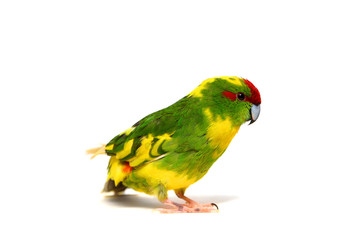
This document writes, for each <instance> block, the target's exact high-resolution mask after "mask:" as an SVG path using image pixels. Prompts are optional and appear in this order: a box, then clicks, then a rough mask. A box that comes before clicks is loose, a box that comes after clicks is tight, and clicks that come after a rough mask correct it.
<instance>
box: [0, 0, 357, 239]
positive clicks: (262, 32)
mask: <svg viewBox="0 0 363 240" xmlns="http://www.w3.org/2000/svg"><path fill="white" fill-rule="evenodd" d="M130 2H132V3H130ZM360 2H361V1H349V0H348V1H347V0H345V1H318V0H315V1H309V0H305V1H226V0H224V1H178V2H177V1H157V0H153V1H76V0H72V1H1V3H0V34H1V37H0V80H1V85H0V105H1V113H2V114H1V115H2V117H1V126H0V127H1V129H0V130H1V132H0V139H1V143H0V146H1V163H0V164H1V166H0V184H1V189H0V190H1V199H0V208H1V209H0V210H1V212H0V218H1V221H2V223H1V231H0V238H1V239H106V238H115V239H131V238H132V239H145V238H148V239H211V237H215V238H218V239H221V238H225V239H350V240H351V239H362V238H363V193H362V190H363V189H362V187H363V186H362V185H363V174H362V172H363V163H362V161H363V154H362V140H363V139H362V134H363V131H362V120H363V114H362V98H361V94H362V89H363V88H362V84H361V83H362V80H363V73H362V67H363V57H362V56H363V47H362V45H363V44H362V43H363V33H362V23H363V17H362V6H361V4H360ZM224 75H231V76H241V77H245V78H248V79H249V80H250V81H252V82H253V83H254V84H255V85H256V86H257V87H258V88H259V90H260V92H261V96H262V105H261V115H260V118H259V119H258V121H257V122H256V123H254V124H253V125H251V126H247V125H244V126H242V128H241V129H240V131H239V133H238V134H237V136H236V137H235V139H234V140H233V141H232V143H231V145H230V147H229V149H228V150H227V152H226V153H225V154H224V155H223V156H222V157H221V158H220V159H219V160H218V161H217V162H216V163H215V165H214V166H213V167H212V168H211V170H210V171H209V173H208V174H207V175H206V176H205V177H204V178H203V179H202V180H201V181H199V182H197V183H196V184H194V185H192V186H191V187H190V188H189V189H188V191H187V194H188V196H190V197H192V198H194V199H195V200H198V201H200V202H202V203H208V202H215V203H217V204H218V205H219V207H220V213H219V214H176V215H175V214H174V215H161V214H158V213H155V212H153V209H154V208H157V207H160V206H162V205H161V204H160V203H158V201H157V200H156V199H155V198H153V197H149V196H146V195H144V194H141V193H136V192H133V191H127V193H126V194H127V195H126V196H125V197H123V198H119V199H113V198H104V197H103V196H102V195H101V194H100V190H101V188H102V187H103V184H104V181H105V179H106V167H107V157H105V156H103V157H99V158H96V159H94V160H89V158H88V156H86V155H85V154H84V153H85V150H86V149H88V148H91V147H95V146H98V144H100V143H107V142H108V141H109V140H110V139H111V138H112V137H114V136H115V135H116V134H118V133H120V132H122V131H124V130H125V129H127V128H128V127H130V126H131V125H132V124H134V123H135V122H136V121H138V120H139V119H140V118H142V117H144V116H145V115H147V114H149V113H151V112H153V111H156V110H159V109H161V108H164V107H166V106H168V105H170V104H172V103H174V102H175V101H177V100H178V99H180V98H182V97H184V96H185V95H186V94H188V93H189V92H190V91H192V90H193V89H194V88H195V87H196V86H198V85H199V84H200V83H201V81H203V80H204V79H207V78H210V77H215V76H224ZM170 196H171V197H172V199H173V200H176V198H175V197H174V194H173V193H172V192H170Z"/></svg>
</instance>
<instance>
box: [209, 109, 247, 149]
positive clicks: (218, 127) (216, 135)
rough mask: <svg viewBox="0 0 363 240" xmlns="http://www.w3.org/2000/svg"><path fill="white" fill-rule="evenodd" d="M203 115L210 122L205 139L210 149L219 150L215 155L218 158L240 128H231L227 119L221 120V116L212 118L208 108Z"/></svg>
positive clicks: (231, 125)
mask: <svg viewBox="0 0 363 240" xmlns="http://www.w3.org/2000/svg"><path fill="white" fill-rule="evenodd" d="M204 113H205V115H206V116H207V117H208V119H209V121H210V125H209V127H208V130H207V138H208V139H209V140H210V143H211V146H212V147H214V148H217V149H218V150H220V151H219V153H218V152H217V153H216V155H215V156H219V155H220V154H222V153H223V152H224V151H225V150H226V149H227V147H228V145H229V144H230V142H231V141H232V139H233V137H234V136H235V135H236V133H237V132H238V130H239V128H240V127H239V126H233V124H232V122H231V120H230V118H229V117H227V118H226V119H222V118H221V116H217V117H216V118H213V115H212V113H211V111H210V109H209V108H208V109H206V110H205V111H204Z"/></svg>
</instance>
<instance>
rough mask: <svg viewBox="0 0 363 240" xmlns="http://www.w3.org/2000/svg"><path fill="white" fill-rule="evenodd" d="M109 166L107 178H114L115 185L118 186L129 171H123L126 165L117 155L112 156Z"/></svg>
mask: <svg viewBox="0 0 363 240" xmlns="http://www.w3.org/2000/svg"><path fill="white" fill-rule="evenodd" d="M109 166H110V167H109V170H108V175H107V179H112V180H114V181H115V185H116V186H117V185H118V184H119V183H120V182H122V181H123V180H124V179H125V177H126V176H127V175H128V173H127V172H124V171H123V169H124V167H125V165H124V164H123V163H122V162H120V161H119V160H118V159H117V158H116V157H111V159H110V163H109Z"/></svg>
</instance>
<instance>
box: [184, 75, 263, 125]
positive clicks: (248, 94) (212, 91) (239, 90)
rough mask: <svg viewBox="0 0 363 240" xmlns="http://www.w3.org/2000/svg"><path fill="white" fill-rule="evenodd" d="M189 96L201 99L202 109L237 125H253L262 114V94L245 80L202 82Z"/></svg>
mask: <svg viewBox="0 0 363 240" xmlns="http://www.w3.org/2000/svg"><path fill="white" fill-rule="evenodd" d="M189 96H190V97H195V98H199V99H200V104H201V106H202V107H205V108H208V109H209V110H210V111H211V113H213V114H216V115H219V116H221V117H222V118H227V117H228V118H230V119H231V120H232V122H233V123H234V124H235V125H241V124H243V123H245V122H247V121H250V124H252V123H254V122H255V121H256V120H257V118H258V116H259V114H260V104H261V97H260V92H259V91H258V89H257V88H256V87H255V86H254V85H253V84H252V83H251V82H250V81H248V80H247V79H244V78H239V77H216V78H210V79H207V80H205V81H204V82H202V84H200V85H199V86H198V87H197V88H196V89H195V90H194V91H193V92H191V93H190V94H189Z"/></svg>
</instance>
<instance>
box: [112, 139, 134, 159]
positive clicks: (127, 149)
mask: <svg viewBox="0 0 363 240" xmlns="http://www.w3.org/2000/svg"><path fill="white" fill-rule="evenodd" d="M133 144H134V139H131V140H129V141H127V142H126V143H125V145H124V149H122V151H120V152H118V153H116V158H117V159H123V158H124V157H126V156H127V155H129V154H130V153H131V148H132V145H133Z"/></svg>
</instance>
